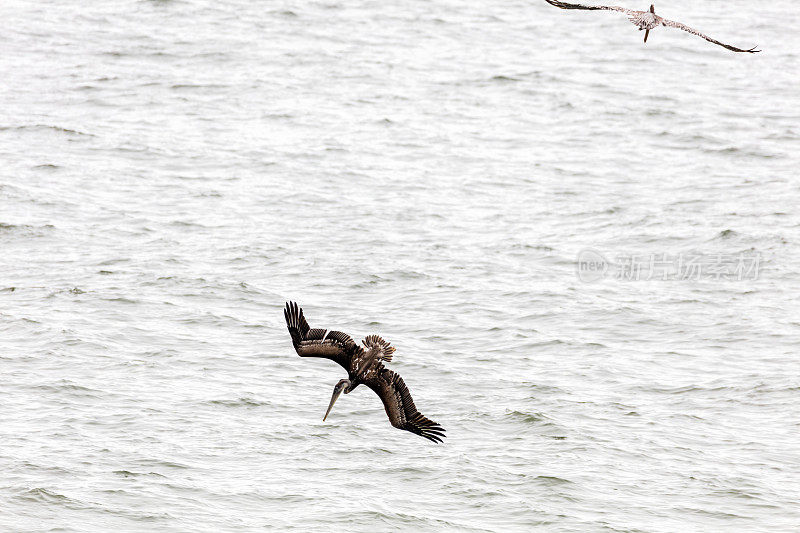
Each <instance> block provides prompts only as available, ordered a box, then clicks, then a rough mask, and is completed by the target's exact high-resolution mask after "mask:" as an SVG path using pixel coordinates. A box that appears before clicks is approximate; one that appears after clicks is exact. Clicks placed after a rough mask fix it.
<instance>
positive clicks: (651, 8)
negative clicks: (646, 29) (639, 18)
mask: <svg viewBox="0 0 800 533" xmlns="http://www.w3.org/2000/svg"><path fill="white" fill-rule="evenodd" d="M655 12H656V6H655V4H650V13H655Z"/></svg>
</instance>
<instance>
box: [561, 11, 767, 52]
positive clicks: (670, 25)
mask: <svg viewBox="0 0 800 533" xmlns="http://www.w3.org/2000/svg"><path fill="white" fill-rule="evenodd" d="M547 1H548V2H549V1H550V0H547ZM661 24H662V25H663V26H666V27H668V28H678V29H679V30H683V31H688V32H689V33H691V34H694V35H697V36H698V37H702V38H703V39H705V40H706V41H708V42H710V43H714V44H718V45H720V46H723V47H725V48H727V49H728V50H733V51H734V52H749V53H751V54H755V53H757V52H760V51H761V50H756V48H757V46H754V47H753V48H750V49H749V50H745V49H743V48H736V47H735V46H731V45H729V44H725V43H721V42H719V41H717V40H716V39H712V38H711V37H709V36H708V35H706V34H704V33H701V32H699V31H697V30H695V29H694V28H690V27H689V26H687V25H686V24H681V23H680V22H675V21H674V20H667V19H665V18H662V19H661Z"/></svg>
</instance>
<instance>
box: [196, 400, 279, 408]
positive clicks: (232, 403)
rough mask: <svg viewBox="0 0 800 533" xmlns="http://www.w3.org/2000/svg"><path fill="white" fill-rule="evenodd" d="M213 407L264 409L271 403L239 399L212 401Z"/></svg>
mask: <svg viewBox="0 0 800 533" xmlns="http://www.w3.org/2000/svg"><path fill="white" fill-rule="evenodd" d="M208 403H210V404H211V405H221V406H222V407H263V406H265V405H269V402H262V401H259V400H254V399H253V398H238V399H236V400H210V401H209V402H208Z"/></svg>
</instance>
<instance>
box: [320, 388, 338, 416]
mask: <svg viewBox="0 0 800 533" xmlns="http://www.w3.org/2000/svg"><path fill="white" fill-rule="evenodd" d="M340 394H342V389H336V390H334V391H333V396H331V403H330V405H328V410H327V411H325V417H324V418H323V419H322V421H323V422H325V420H326V419H327V418H328V415H329V414H331V409H333V404H335V403H336V399H337V398H338V397H339V395H340Z"/></svg>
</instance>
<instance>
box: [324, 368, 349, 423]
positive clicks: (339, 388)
mask: <svg viewBox="0 0 800 533" xmlns="http://www.w3.org/2000/svg"><path fill="white" fill-rule="evenodd" d="M352 386H353V384H352V383H351V382H350V380H349V379H342V380H339V383H337V384H336V386H335V387H334V388H333V396H331V403H330V404H329V405H328V410H327V411H325V416H324V417H323V419H322V421H323V422H325V420H326V419H327V418H328V415H329V414H330V413H331V409H333V404H335V403H336V399H337V398H339V395H341V394H342V393H345V394H347V393H349V392H350V390H351V387H352Z"/></svg>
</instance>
